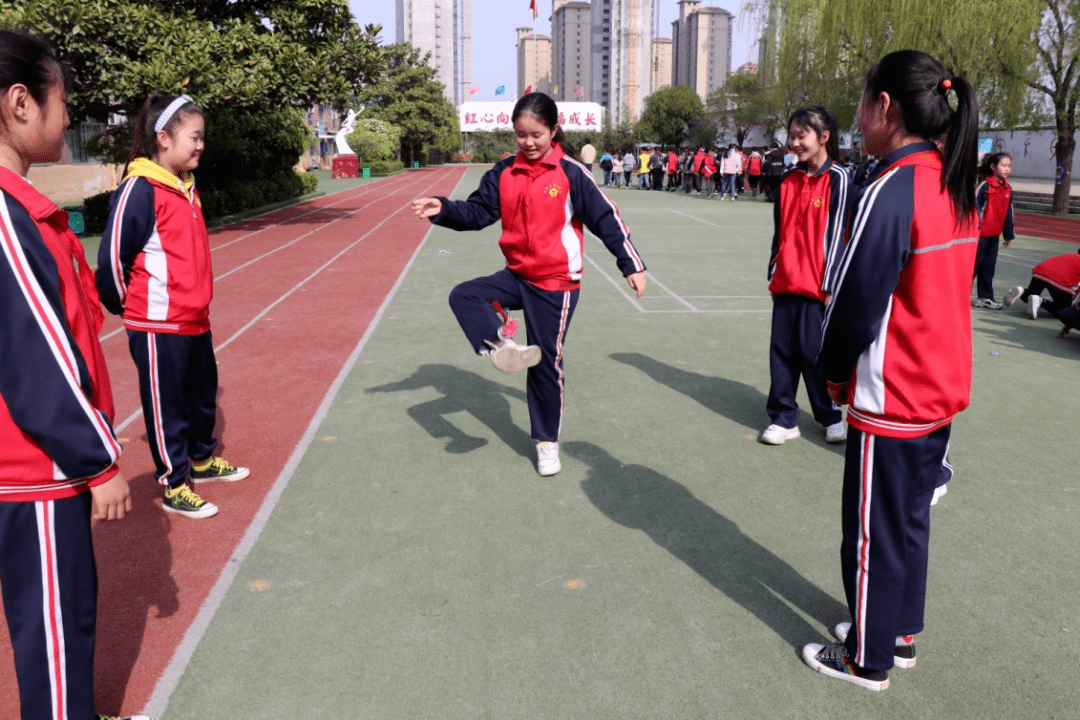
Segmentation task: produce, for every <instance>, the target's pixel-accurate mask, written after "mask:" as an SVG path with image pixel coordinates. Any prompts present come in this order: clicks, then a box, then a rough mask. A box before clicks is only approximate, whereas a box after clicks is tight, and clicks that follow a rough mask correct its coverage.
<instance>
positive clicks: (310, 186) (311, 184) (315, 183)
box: [298, 173, 319, 195]
mask: <svg viewBox="0 0 1080 720" xmlns="http://www.w3.org/2000/svg"><path fill="white" fill-rule="evenodd" d="M298 175H300V182H301V183H303V184H304V194H305V195H307V194H309V193H313V192H315V188H317V187H319V176H318V175H315V174H314V173H298Z"/></svg>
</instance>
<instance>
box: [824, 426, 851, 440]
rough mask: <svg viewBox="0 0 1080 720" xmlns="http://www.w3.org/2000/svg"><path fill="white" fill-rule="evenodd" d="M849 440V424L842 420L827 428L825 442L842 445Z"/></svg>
mask: <svg viewBox="0 0 1080 720" xmlns="http://www.w3.org/2000/svg"><path fill="white" fill-rule="evenodd" d="M845 440H847V423H845V422H844V421H843V420H841V421H840V422H838V423H833V424H832V425H830V426H829V427H827V428H825V442H831V443H842V442H844V441H845Z"/></svg>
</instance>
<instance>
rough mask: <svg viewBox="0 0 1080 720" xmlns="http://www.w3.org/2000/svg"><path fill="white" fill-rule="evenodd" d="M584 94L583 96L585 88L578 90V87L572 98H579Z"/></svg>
mask: <svg viewBox="0 0 1080 720" xmlns="http://www.w3.org/2000/svg"><path fill="white" fill-rule="evenodd" d="M584 94H585V88H580V87H579V88H577V89H576V90H574V97H581V96H582V95H584Z"/></svg>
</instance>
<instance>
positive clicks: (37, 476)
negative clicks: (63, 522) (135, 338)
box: [0, 168, 120, 502]
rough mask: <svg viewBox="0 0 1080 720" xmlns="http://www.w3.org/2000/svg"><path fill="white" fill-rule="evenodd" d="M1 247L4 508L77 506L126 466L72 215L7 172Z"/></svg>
mask: <svg viewBox="0 0 1080 720" xmlns="http://www.w3.org/2000/svg"><path fill="white" fill-rule="evenodd" d="M0 246H2V252H0V306H2V307H3V321H2V322H0V502H32V501H39V500H61V499H64V498H69V497H74V496H75V495H78V494H80V493H83V492H86V491H87V489H88V488H89V487H91V486H96V485H100V484H101V483H104V482H105V481H107V480H109V479H110V478H112V477H113V476H114V475H116V473H117V465H116V461H117V460H118V459H119V457H120V444H119V443H118V442H117V440H116V435H115V434H114V433H113V428H112V418H113V401H112V389H111V387H110V385H109V373H108V370H107V369H106V367H105V358H104V356H103V355H102V353H101V345H100V344H99V343H98V339H97V334H98V332H99V331H100V329H101V322H100V311H98V313H97V315H96V316H95V313H94V310H95V309H96V308H97V293H96V292H95V291H94V285H93V281H92V280H91V279H90V277H88V274H89V269H88V266H87V264H86V256H85V255H84V254H83V251H82V246H81V245H80V244H79V241H78V240H77V239H76V238H75V236H74V235H73V234H72V233H71V231H70V230H69V229H68V217H67V213H66V212H64V211H62V210H60V209H59V208H58V207H56V205H55V204H54V203H53V202H52V201H51V200H49V199H47V198H46V197H45V196H43V195H41V194H40V193H38V192H37V191H36V190H34V188H33V186H31V185H30V183H29V182H27V181H26V180H25V179H23V178H21V177H19V176H18V175H16V174H15V173H13V172H11V171H10V170H7V169H5V168H0ZM76 264H78V267H77V266H76ZM80 269H84V273H85V274H84V275H83V276H80V273H79V270H80Z"/></svg>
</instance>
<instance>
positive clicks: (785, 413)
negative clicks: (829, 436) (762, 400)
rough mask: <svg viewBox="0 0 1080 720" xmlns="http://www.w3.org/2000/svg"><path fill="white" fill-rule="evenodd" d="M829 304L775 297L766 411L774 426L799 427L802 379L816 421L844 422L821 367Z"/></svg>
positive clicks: (782, 296)
mask: <svg viewBox="0 0 1080 720" xmlns="http://www.w3.org/2000/svg"><path fill="white" fill-rule="evenodd" d="M824 320H825V304H824V303H822V302H819V301H818V300H814V299H812V298H808V297H803V296H802V295H774V296H773V312H772V336H771V337H770V339H769V375H770V377H771V382H770V383H769V399H768V401H767V402H766V406H765V409H766V410H767V411H768V413H769V418H770V419H771V420H772V422H773V423H774V424H776V425H779V426H780V427H785V428H793V427H795V426H796V425H798V424H799V405H798V403H797V402H795V394H796V393H797V392H798V390H799V377H800V376H801V377H802V378H803V379H805V380H806V394H807V396H809V398H810V407H811V408H812V409H813V411H814V418H815V419H816V420H817V421H818V422H819V423H821V424H822V425H824V426H826V427H828V426H829V425H835V424H836V423H838V422H840V421H841V420H843V418H844V413H843V410H841V409H840V406H839V405H837V404H836V403H834V402H833V401H832V399H830V398H829V391H828V388H826V386H825V376H824V375H823V374H822V372H821V370H820V369H818V366H817V356H818V353H819V352H821V325H822V323H823V322H824Z"/></svg>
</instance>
